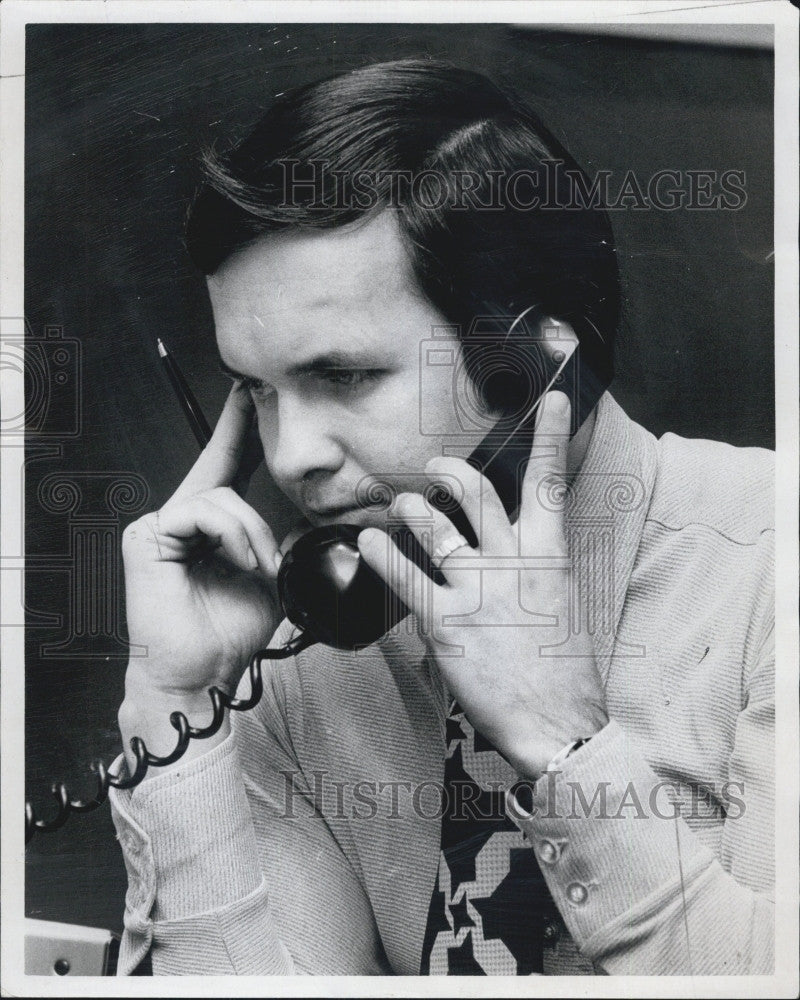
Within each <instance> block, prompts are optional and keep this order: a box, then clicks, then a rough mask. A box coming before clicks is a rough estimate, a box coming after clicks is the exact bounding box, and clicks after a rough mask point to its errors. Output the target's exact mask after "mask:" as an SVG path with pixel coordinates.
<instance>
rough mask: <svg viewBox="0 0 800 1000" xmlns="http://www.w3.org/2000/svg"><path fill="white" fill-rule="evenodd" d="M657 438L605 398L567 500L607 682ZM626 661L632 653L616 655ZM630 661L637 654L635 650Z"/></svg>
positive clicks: (573, 547)
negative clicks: (626, 657)
mask: <svg viewBox="0 0 800 1000" xmlns="http://www.w3.org/2000/svg"><path fill="white" fill-rule="evenodd" d="M656 469H657V454H656V439H655V437H654V436H653V435H652V434H651V433H650V432H649V431H647V430H645V428H644V427H641V426H640V425H639V424H637V423H635V422H634V421H633V420H631V419H630V418H629V417H628V416H627V414H626V413H625V412H624V410H623V409H622V407H621V406H620V405H619V404H618V403H617V402H616V401H615V400H614V398H613V397H612V396H611V395H610V394H609V393H605V394H604V395H603V396H602V397H601V399H600V402H599V403H598V407H597V419H596V422H595V426H594V431H593V432H592V438H591V441H590V442H589V447H588V449H587V452H586V457H585V458H584V461H583V464H582V465H581V468H580V470H579V471H578V473H577V475H576V477H575V479H574V481H573V483H572V485H571V487H570V490H569V492H568V496H567V510H566V530H567V534H568V544H569V551H570V555H571V557H572V563H573V567H574V569H575V572H576V573H577V579H578V585H579V588H580V593H581V597H582V601H583V606H584V608H587V609H588V612H587V615H586V622H585V625H584V626H582V627H588V628H589V629H590V630H591V631H592V634H593V637H594V645H595V654H596V656H597V663H598V668H599V670H600V673H601V675H602V677H603V679H604V680H605V678H606V676H607V674H608V668H609V664H610V662H611V654H612V652H614V651H615V650H614V642H615V635H616V631H617V625H618V624H619V619H620V615H621V614H622V608H623V605H624V603H625V594H626V592H627V590H628V584H629V582H630V577H631V573H632V571H633V566H634V562H635V560H636V553H637V551H638V549H639V544H640V541H641V537H642V532H643V530H644V523H645V519H646V517H647V511H648V508H649V506H650V500H651V497H652V494H653V486H654V483H655V478H656ZM616 652H617V653H618V654H620V653H622V654H623V655H625V651H622V650H616ZM628 655H636V654H635V652H634V651H633V650H632V651H630V653H629V654H628Z"/></svg>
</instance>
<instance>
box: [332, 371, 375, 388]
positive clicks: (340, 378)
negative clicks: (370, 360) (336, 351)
mask: <svg viewBox="0 0 800 1000" xmlns="http://www.w3.org/2000/svg"><path fill="white" fill-rule="evenodd" d="M380 375H381V373H380V371H375V370H373V369H369V368H327V369H326V370H325V371H322V372H320V377H321V378H322V379H324V381H326V382H330V383H331V384H332V385H341V386H344V387H345V388H347V389H355V388H357V387H358V386H360V385H363V384H364V383H365V382H370V381H373V380H375V379H377V378H379V377H380Z"/></svg>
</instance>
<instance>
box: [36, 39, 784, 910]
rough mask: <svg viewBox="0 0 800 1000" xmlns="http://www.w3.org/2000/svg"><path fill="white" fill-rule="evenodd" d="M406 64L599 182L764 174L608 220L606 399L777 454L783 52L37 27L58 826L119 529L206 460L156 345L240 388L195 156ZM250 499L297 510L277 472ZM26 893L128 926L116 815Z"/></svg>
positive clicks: (40, 546)
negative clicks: (473, 87) (737, 204)
mask: <svg viewBox="0 0 800 1000" xmlns="http://www.w3.org/2000/svg"><path fill="white" fill-rule="evenodd" d="M405 55H423V56H424V55H431V56H436V57H442V56H443V57H446V58H449V59H451V60H452V61H454V62H458V63H461V64H463V65H466V66H470V67H473V68H476V69H481V70H484V71H486V72H488V73H489V74H490V75H492V76H494V77H495V78H496V79H497V80H498V81H500V82H508V83H511V84H512V85H514V86H515V87H517V88H518V89H520V90H521V91H523V92H524V93H526V94H527V95H528V96H529V97H530V98H531V99H532V101H533V103H534V104H535V105H536V106H537V107H538V108H539V110H540V113H541V114H542V116H543V118H544V119H545V121H546V122H547V123H548V124H549V125H550V127H551V128H552V129H553V130H554V131H555V133H556V134H557V135H558V136H559V137H560V138H561V139H562V141H563V142H564V143H565V145H566V146H567V148H568V149H570V150H571V151H572V153H573V154H574V155H575V156H576V158H577V159H578V161H579V162H581V163H582V165H583V166H584V167H585V168H586V169H587V171H588V172H589V173H590V174H593V173H594V172H595V171H596V170H599V169H609V170H612V171H613V173H614V177H615V178H617V179H618V180H619V179H621V178H622V177H623V176H624V174H625V173H626V172H627V171H628V170H629V169H633V170H635V171H636V173H637V175H638V176H639V177H640V178H644V179H645V180H646V179H647V178H648V177H649V176H650V175H651V174H653V173H654V172H655V171H656V170H659V169H662V168H670V169H678V170H680V169H716V170H718V171H724V170H729V169H735V170H743V171H744V172H745V174H746V189H747V194H748V201H747V204H746V206H745V207H744V208H743V209H742V210H740V211H718V210H714V211H693V212H692V211H686V210H678V211H675V212H659V211H646V212H635V211H630V210H628V211H617V212H614V213H613V224H614V227H615V231H616V235H617V240H618V246H619V258H620V262H621V266H622V277H623V283H624V291H625V302H626V305H625V321H624V323H623V327H622V329H621V331H620V340H619V349H618V360H617V368H618V377H617V380H616V382H615V385H614V387H613V391H614V394H615V396H616V398H617V399H618V400H619V401H620V402H621V403H622V405H623V406H624V407H625V408H626V409H627V411H628V412H629V413H630V415H631V416H632V417H633V418H634V419H636V420H638V421H639V422H641V423H643V424H644V425H645V426H646V427H648V428H649V429H650V430H652V431H653V432H654V433H656V434H662V433H663V432H665V431H666V430H672V431H675V432H676V433H678V434H682V435H685V436H689V437H710V438H717V439H722V440H726V441H729V442H731V443H733V444H737V445H758V446H763V447H772V446H773V434H774V406H773V346H772V345H773V286H772V258H771V251H772V233H773V229H772V225H773V220H772V159H771V158H772V148H773V145H772V143H773V136H772V73H773V64H772V54H771V52H769V51H767V50H764V49H755V48H753V49H749V48H739V49H734V48H726V47H722V46H709V45H687V44H674V43H666V42H661V41H641V40H637V41H635V42H634V41H631V40H630V39H628V40H625V39H621V38H613V37H607V36H606V37H595V36H593V35H591V34H576V33H560V32H558V31H553V30H549V29H548V30H544V29H539V28H533V29H519V28H514V27H511V26H506V25H413V24H411V25H405V24H404V25H375V24H370V25H327V24H310V25H299V26H292V25H278V26H269V25H124V26H105V25H88V26H87V25H74V26H71V25H33V26H29V27H28V29H27V53H26V72H27V79H26V139H25V141H26V165H27V167H26V190H25V198H26V254H25V275H26V279H25V280H26V316H27V319H28V322H29V324H30V332H31V334H32V338H33V339H32V342H31V351H32V353H31V354H30V356H31V357H33V358H35V359H38V368H37V372H38V375H36V376H35V378H34V382H35V381H36V378H38V379H39V380H40V384H38V387H37V385H34V387H33V388H32V389H30V391H32V392H33V393H34V395H35V394H36V393H38V394H39V395H38V397H37V398H39V399H40V400H41V399H42V398H44V399H45V404H47V403H49V404H50V408H49V410H48V409H47V406H46V405H45V407H44V410H41V411H40V413H41V414H44V415H40V417H39V418H38V423H37V424H36V428H37V431H36V433H32V434H30V435H29V437H28V453H27V458H28V464H27V477H26V481H27V503H26V518H27V528H26V545H27V553H28V561H29V570H28V576H27V589H26V594H27V597H26V604H27V613H28V630H27V667H26V698H27V704H26V714H27V728H26V761H25V765H26V782H27V788H28V794H29V795H30V796H31V797H32V798H33V801H34V803H35V805H36V808H37V810H39V811H40V812H41V813H42V814H44V815H46V814H47V812H48V801H47V795H48V787H49V783H50V781H51V779H52V778H55V777H59V778H63V779H65V780H66V781H67V783H68V784H69V785H70V788H71V790H72V791H73V794H78V795H88V794H90V793H91V790H92V784H91V780H87V779H85V778H84V777H82V776H83V774H84V772H85V769H86V767H87V766H88V763H89V761H90V760H92V759H93V758H94V757H100V758H102V759H104V760H106V761H110V760H111V759H112V758H113V757H115V756H116V755H117V753H118V752H119V737H118V733H117V729H116V710H117V706H118V704H119V702H120V701H121V698H122V691H123V679H124V669H125V645H124V624H123V622H124V616H123V609H122V593H121V578H120V573H119V560H118V553H117V546H118V541H119V533H120V531H121V529H122V528H123V527H124V525H125V524H126V523H127V521H129V520H130V519H131V518H133V517H136V516H138V514H139V513H140V512H142V511H143V510H145V509H147V508H149V507H152V506H156V505H160V504H161V503H163V501H164V500H165V499H166V498H167V496H168V495H169V494H170V492H171V491H172V489H173V488H174V487H175V485H176V484H177V482H178V481H179V479H180V478H181V477H182V475H183V473H184V472H185V471H186V470H187V469H188V467H189V465H190V464H191V462H192V459H193V456H194V455H195V453H196V445H195V443H194V440H193V438H192V436H191V434H190V432H189V430H188V428H187V426H186V424H185V421H184V419H183V417H182V415H181V413H180V411H179V410H178V409H177V404H176V403H175V401H174V398H173V397H172V395H171V392H170V390H169V387H168V385H167V383H166V380H165V377H164V375H163V373H162V372H161V370H160V368H159V364H158V359H157V355H156V351H155V338H156V336H161V337H163V338H164V339H166V340H167V342H168V343H169V345H170V347H171V348H172V349H173V351H174V353H175V355H176V356H177V358H178V359H179V361H180V363H181V365H182V367H183V369H184V371H185V373H186V375H187V377H188V378H189V381H190V383H191V384H192V386H193V388H194V390H195V392H196V394H197V396H198V398H199V400H200V403H201V405H202V407H203V409H204V411H205V412H206V413H207V414H208V415H209V416H215V415H216V414H217V413H218V412H219V409H220V406H221V403H222V400H223V399H224V395H225V392H226V386H227V383H226V382H225V380H224V379H223V377H222V376H221V375H219V374H218V372H217V369H216V359H215V354H214V350H213V331H212V326H211V318H210V309H209V306H208V302H207V298H206V294H205V288H204V283H203V280H202V279H201V278H200V277H199V276H198V275H197V274H195V273H194V272H193V270H192V268H191V266H190V264H189V261H188V259H187V257H186V253H185V250H184V247H183V243H182V220H183V216H184V213H185V209H186V205H187V202H188V200H189V198H190V197H191V193H192V191H193V189H194V187H195V185H196V183H197V181H198V178H199V171H198V168H197V153H198V150H199V149H201V148H202V147H203V145H208V144H210V143H213V142H221V143H223V144H225V143H226V142H227V141H229V140H231V139H233V138H235V137H237V136H238V135H239V134H241V132H242V131H243V130H244V129H246V128H247V126H248V125H249V124H250V123H252V122H253V121H254V120H255V119H256V118H258V117H259V115H260V114H261V113H262V112H263V110H264V109H265V108H266V107H267V106H268V104H269V102H270V100H271V98H272V97H273V96H274V95H275V94H277V93H279V92H281V91H284V90H288V89H289V88H290V87H293V86H295V85H297V84H300V83H304V82H307V81H309V80H311V79H314V78H317V77H319V76H322V75H326V74H328V73H331V72H335V71H339V70H345V69H348V68H351V67H355V66H359V65H362V64H364V63H366V62H370V61H376V60H379V59H387V58H398V57H401V56H405ZM47 327H61V328H62V332H61V333H60V334H59V333H58V331H55V333H54V332H53V331H52V330H51V336H50V339H47V336H46V332H45V331H46V328H47ZM59 337H61V338H62V339H63V341H64V342H65V345H66V348H67V354H66V355H65V354H60V355H58V357H56V353H57V351H58V346H59V345H58V343H57V340H58V338H59ZM42 338H44V339H42ZM42 394H43V395H42ZM76 407H77V409H78V412H77V415H76V412H75V410H76ZM131 473H134V474H136V476H138V477H139V479H135V478H134V479H132V478H131V477H130V476H128V477H127V478H126V476H125V475H124V474H131ZM54 476H56V479H53V477H54ZM48 477H50V478H48ZM59 477H60V478H59ZM64 482H68V483H69V482H71V483H72V484H73V487H74V488H73V489H72V491H71V492H70V488H69V487H68V486H67V487H65V486H64V485H63V483H64ZM126 482H127V486H125V485H124V484H125V483H126ZM114 483H117V485H118V489H117V492H116V493H115V494H114V495H113V496H110V494H109V492H108V490H109V487H110V486H111V487H112V489H113V484H114ZM120 483H122V484H123V485H122V486H119V484H120ZM59 484H60V485H59ZM76 489H77V490H80V493H81V498H80V501H79V500H78V496H77V493H76ZM126 489H127V493H126ZM255 503H256V505H257V506H260V507H261V508H262V509H263V510H265V511H267V512H268V513H267V516H268V518H272V521H273V522H274V523H276V525H277V526H278V528H279V529H280V528H281V527H283V526H285V525H286V524H288V517H289V514H288V512H287V511H286V510H285V508H283V507H282V505H281V504H280V503H279V502H278V501H277V499H276V497H275V494H274V491H273V490H272V489H271V487H270V484H268V483H266V482H264V481H262V482H261V484H260V485H259V487H258V492H257V499H256V500H255ZM92 546H97V551H94V550H93V549H92ZM81 573H83V576H81ZM54 647H55V648H54ZM26 890H27V913H28V915H29V916H36V917H44V918H47V919H54V920H65V921H69V922H79V923H88V924H96V925H100V926H106V927H109V928H111V929H114V930H120V929H121V920H122V909H123V897H124V891H125V876H124V870H123V866H122V861H121V856H120V854H119V851H118V847H117V844H116V842H115V840H114V835H113V827H112V824H111V819H110V815H109V811H108V808H107V807H104V808H103V809H102V810H100V811H98V812H96V813H94V814H92V815H91V816H88V817H74V818H72V819H71V821H70V823H69V825H68V826H67V827H65V828H64V829H63V830H61V831H60V832H58V833H52V834H47V835H41V836H37V838H36V839H35V840H34V842H33V843H32V844H31V846H30V847H29V848H28V852H27V880H26Z"/></svg>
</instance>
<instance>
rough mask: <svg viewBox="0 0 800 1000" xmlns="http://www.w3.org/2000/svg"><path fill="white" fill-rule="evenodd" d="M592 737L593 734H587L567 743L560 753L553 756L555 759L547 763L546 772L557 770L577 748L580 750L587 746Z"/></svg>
mask: <svg viewBox="0 0 800 1000" xmlns="http://www.w3.org/2000/svg"><path fill="white" fill-rule="evenodd" d="M590 739H591V736H585V737H582V738H581V739H579V740H573V741H572V742H571V743H567V745H566V746H565V747H564V748H563V749H562V750H559V751H558V753H557V754H556V755H555V757H553V759H552V760H551V761H550V763H549V764H548V765H547V768H546V769H545V773H546V772H547V771H555V770H557V769H558V768H559V767H560V766H561V765H562V764H563V763H564V761H565V760H566V759H567V757H569V756H570V754H573V753H575V751H576V750H580V748H581V747H582V746H585V745H586V744H587V743H588V742H589V740H590Z"/></svg>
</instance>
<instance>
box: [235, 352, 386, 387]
mask: <svg viewBox="0 0 800 1000" xmlns="http://www.w3.org/2000/svg"><path fill="white" fill-rule="evenodd" d="M217 363H218V365H219V369H220V371H221V372H222V373H223V374H224V375H227V376H228V377H229V378H232V379H245V380H249V379H251V378H252V376H250V375H245V374H244V373H243V372H239V371H236V369H235V368H231V366H230V365H228V364H226V363H225V362H224V361H223V360H222V358H218V359H217ZM382 364H383V365H385V364H386V360H385V359H383V363H382ZM381 366H382V365H381V362H379V360H378V358H377V357H375V356H373V355H371V354H357V353H349V352H347V351H329V352H328V353H327V354H317V355H315V356H314V357H312V358H309V359H308V360H307V361H301V362H299V363H298V364H295V365H292V366H291V367H290V368H289V369H288V374H289V375H292V376H297V375H313V374H314V373H316V372H326V371H331V370H334V371H335V370H337V369H342V368H347V369H359V368H380V367H381Z"/></svg>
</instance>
